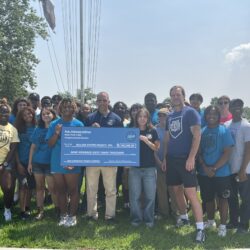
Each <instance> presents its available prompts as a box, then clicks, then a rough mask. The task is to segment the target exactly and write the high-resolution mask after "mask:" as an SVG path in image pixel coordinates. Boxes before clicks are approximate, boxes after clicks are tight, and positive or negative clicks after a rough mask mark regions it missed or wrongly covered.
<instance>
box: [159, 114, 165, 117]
mask: <svg viewBox="0 0 250 250" xmlns="http://www.w3.org/2000/svg"><path fill="white" fill-rule="evenodd" d="M158 116H159V117H164V116H167V115H165V114H158Z"/></svg>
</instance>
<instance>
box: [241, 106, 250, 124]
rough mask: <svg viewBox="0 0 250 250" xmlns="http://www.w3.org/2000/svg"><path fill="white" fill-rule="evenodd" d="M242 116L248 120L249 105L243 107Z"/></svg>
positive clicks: (249, 116) (249, 113) (249, 114)
mask: <svg viewBox="0 0 250 250" xmlns="http://www.w3.org/2000/svg"><path fill="white" fill-rule="evenodd" d="M243 117H245V118H246V119H247V120H248V121H250V108H249V107H244V108H243Z"/></svg>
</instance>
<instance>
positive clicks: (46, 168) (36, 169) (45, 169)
mask: <svg viewBox="0 0 250 250" xmlns="http://www.w3.org/2000/svg"><path fill="white" fill-rule="evenodd" d="M32 172H33V173H34V174H43V175H51V172H50V164H42V163H36V162H33V163H32Z"/></svg>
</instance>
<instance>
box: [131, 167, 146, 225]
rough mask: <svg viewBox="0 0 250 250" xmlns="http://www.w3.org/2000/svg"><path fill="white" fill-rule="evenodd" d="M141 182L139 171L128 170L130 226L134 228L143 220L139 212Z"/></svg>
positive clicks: (134, 169) (135, 169)
mask: <svg viewBox="0 0 250 250" xmlns="http://www.w3.org/2000/svg"><path fill="white" fill-rule="evenodd" d="M141 182H142V177H141V169H139V168H130V169H129V174H128V185H129V204H130V217H131V223H132V225H135V226H137V225H139V224H140V223H141V222H142V220H143V218H142V210H141V192H142V183H141Z"/></svg>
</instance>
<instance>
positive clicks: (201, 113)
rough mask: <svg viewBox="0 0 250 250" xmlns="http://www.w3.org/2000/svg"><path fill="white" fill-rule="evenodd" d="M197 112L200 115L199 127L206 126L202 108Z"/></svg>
mask: <svg viewBox="0 0 250 250" xmlns="http://www.w3.org/2000/svg"><path fill="white" fill-rule="evenodd" d="M198 113H199V115H200V116H201V127H202V128H204V127H205V126H207V122H206V120H205V116H204V110H203V109H201V110H200V111H199V112H198Z"/></svg>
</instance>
